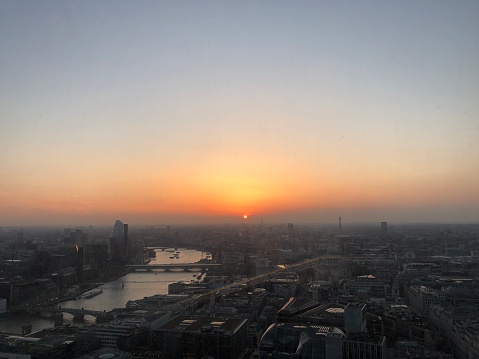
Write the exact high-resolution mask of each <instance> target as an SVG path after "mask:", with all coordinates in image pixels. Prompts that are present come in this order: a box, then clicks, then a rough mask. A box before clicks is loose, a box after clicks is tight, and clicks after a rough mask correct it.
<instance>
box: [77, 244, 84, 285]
mask: <svg viewBox="0 0 479 359" xmlns="http://www.w3.org/2000/svg"><path fill="white" fill-rule="evenodd" d="M76 250H77V259H76V268H77V280H78V282H79V283H81V282H83V247H79V246H76Z"/></svg>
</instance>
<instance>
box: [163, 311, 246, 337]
mask: <svg viewBox="0 0 479 359" xmlns="http://www.w3.org/2000/svg"><path fill="white" fill-rule="evenodd" d="M246 322H247V320H246V319H241V318H226V317H204V316H189V315H178V316H176V317H174V318H173V319H171V320H170V321H168V322H167V323H165V324H163V325H162V326H160V327H159V328H157V329H155V330H157V331H182V332H190V333H191V332H198V333H201V332H215V333H223V334H227V335H229V334H233V333H234V332H236V331H237V330H238V329H239V328H240V327H241V326H243V325H244V324H245V323H246Z"/></svg>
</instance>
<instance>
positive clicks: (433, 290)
mask: <svg viewBox="0 0 479 359" xmlns="http://www.w3.org/2000/svg"><path fill="white" fill-rule="evenodd" d="M0 256H1V257H0V258H1V266H0V274H1V275H0V278H2V279H1V280H0V298H2V299H0V311H1V312H2V313H1V314H0V315H1V316H0V319H1V322H0V331H1V332H2V334H1V337H0V353H2V354H1V355H2V357H6V358H10V357H11V358H106V357H111V358H338V359H339V358H374V359H380V358H451V359H452V358H475V357H477V356H478V355H479V348H478V345H477V344H478V343H479V325H478V323H479V309H478V308H479V280H478V275H479V272H478V270H479V224H392V223H388V222H377V223H348V222H346V221H345V220H344V219H343V220H342V219H341V217H339V218H338V223H337V225H333V224H330V225H325V224H323V225H321V224H317V225H314V224H309V225H307V224H303V225H299V224H294V223H284V224H265V223H259V224H257V223H247V220H246V219H245V222H244V223H243V224H241V225H237V224H229V225H226V224H225V225H215V224H212V225H202V226H201V225H190V226H149V227H147V226H130V225H128V224H124V223H123V222H122V221H120V220H117V221H116V222H115V223H114V225H113V226H111V227H110V228H108V227H98V228H97V227H93V226H90V227H87V228H77V229H72V228H63V229H62V228H58V227H40V228H36V227H24V228H8V227H7V228H2V229H1V230H0ZM177 279H180V280H177ZM102 355H103V356H102ZM105 355H110V356H105Z"/></svg>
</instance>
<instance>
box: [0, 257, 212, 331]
mask: <svg viewBox="0 0 479 359" xmlns="http://www.w3.org/2000/svg"><path fill="white" fill-rule="evenodd" d="M172 250H173V248H171V249H170V251H172ZM155 251H156V257H155V258H152V259H151V262H150V264H164V263H194V262H197V261H199V260H200V259H201V258H202V257H203V255H202V252H200V251H196V250H191V249H183V248H178V249H177V251H179V252H180V253H179V258H170V257H172V256H173V254H172V253H171V252H168V250H165V251H162V250H161V249H157V250H155ZM193 274H194V273H192V272H163V271H161V270H158V271H152V272H131V273H128V274H127V275H125V276H123V277H120V278H118V279H116V280H114V281H111V282H107V283H105V284H102V285H100V286H98V288H97V289H102V290H103V293H101V294H99V295H97V296H95V297H93V298H90V299H86V298H84V299H76V300H69V301H66V302H61V303H59V304H58V305H60V306H62V307H65V308H85V309H90V310H106V311H109V310H111V309H114V308H124V307H125V305H126V303H127V302H128V301H129V300H136V299H141V298H144V297H148V296H151V295H154V294H167V293H168V284H170V283H174V282H179V281H183V282H190V281H191V280H192V279H194V277H193ZM26 321H29V322H30V323H31V324H32V331H38V330H41V329H45V328H51V327H53V320H51V319H48V318H42V317H40V316H32V315H29V314H27V313H15V314H13V315H9V316H1V317H0V332H7V333H14V334H21V332H22V324H24V323H25V322H26ZM63 323H64V324H74V325H78V323H73V316H72V315H70V314H67V313H65V314H64V315H63ZM92 323H95V318H93V317H91V316H88V315H86V316H85V324H92Z"/></svg>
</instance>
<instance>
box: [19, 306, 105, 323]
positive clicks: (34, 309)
mask: <svg viewBox="0 0 479 359" xmlns="http://www.w3.org/2000/svg"><path fill="white" fill-rule="evenodd" d="M12 310H14V311H25V312H28V313H42V312H43V313H50V314H51V318H52V319H54V320H55V325H59V323H61V322H63V313H69V314H71V315H73V320H74V321H75V322H82V321H83V319H84V317H85V315H91V316H92V317H95V318H96V319H97V321H98V320H100V321H101V320H106V319H113V317H112V315H111V313H110V312H107V311H100V310H90V309H84V308H81V309H79V308H64V307H61V306H58V307H42V306H31V305H23V306H22V305H17V306H14V307H12ZM57 322H59V323H57Z"/></svg>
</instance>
